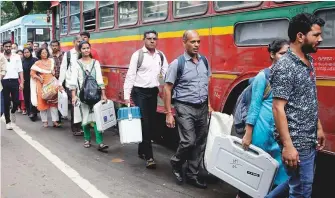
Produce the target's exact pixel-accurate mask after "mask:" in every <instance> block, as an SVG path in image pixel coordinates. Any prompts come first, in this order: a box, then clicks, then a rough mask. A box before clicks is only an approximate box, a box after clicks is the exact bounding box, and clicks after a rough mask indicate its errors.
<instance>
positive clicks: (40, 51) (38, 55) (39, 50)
mask: <svg viewBox="0 0 335 198" xmlns="http://www.w3.org/2000/svg"><path fill="white" fill-rule="evenodd" d="M43 50H46V51H47V54H48V55H47V56H48V58H49V57H50V52H49V50H48V49H47V48H40V49H38V51H37V54H36V57H37V58H38V59H40V60H41V54H42V51H43Z"/></svg>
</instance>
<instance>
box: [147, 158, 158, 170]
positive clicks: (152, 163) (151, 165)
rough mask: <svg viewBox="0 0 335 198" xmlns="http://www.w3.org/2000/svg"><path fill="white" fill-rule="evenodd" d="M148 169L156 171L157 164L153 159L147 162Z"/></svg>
mask: <svg viewBox="0 0 335 198" xmlns="http://www.w3.org/2000/svg"><path fill="white" fill-rule="evenodd" d="M146 167H147V169H156V162H155V160H154V159H153V158H150V159H148V160H147V164H146Z"/></svg>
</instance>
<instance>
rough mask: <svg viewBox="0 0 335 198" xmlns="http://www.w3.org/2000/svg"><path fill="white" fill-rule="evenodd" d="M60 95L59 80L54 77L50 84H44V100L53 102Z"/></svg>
mask: <svg viewBox="0 0 335 198" xmlns="http://www.w3.org/2000/svg"><path fill="white" fill-rule="evenodd" d="M57 94H58V83H57V79H56V78H55V77H53V78H52V79H51V81H50V82H48V83H46V84H43V87H42V99H43V100H47V101H48V100H53V99H55V97H56V96H57Z"/></svg>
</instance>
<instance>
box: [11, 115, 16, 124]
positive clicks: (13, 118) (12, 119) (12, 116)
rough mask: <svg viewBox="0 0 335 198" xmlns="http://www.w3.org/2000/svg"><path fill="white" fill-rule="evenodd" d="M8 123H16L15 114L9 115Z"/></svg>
mask: <svg viewBox="0 0 335 198" xmlns="http://www.w3.org/2000/svg"><path fill="white" fill-rule="evenodd" d="M10 121H12V122H13V123H15V122H16V115H15V113H10Z"/></svg>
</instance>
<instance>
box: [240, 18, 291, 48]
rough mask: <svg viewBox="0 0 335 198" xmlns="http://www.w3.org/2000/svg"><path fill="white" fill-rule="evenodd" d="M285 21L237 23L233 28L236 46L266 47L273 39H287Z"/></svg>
mask: <svg viewBox="0 0 335 198" xmlns="http://www.w3.org/2000/svg"><path fill="white" fill-rule="evenodd" d="M288 24H289V21H288V20H287V19H279V20H271V21H270V20H269V21H257V22H250V23H239V24H237V25H236V27H235V33H234V36H235V43H236V45H241V46H246V45H249V46H250V45H268V44H269V43H270V42H272V41H273V40H275V39H288V36H287V29H288Z"/></svg>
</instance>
